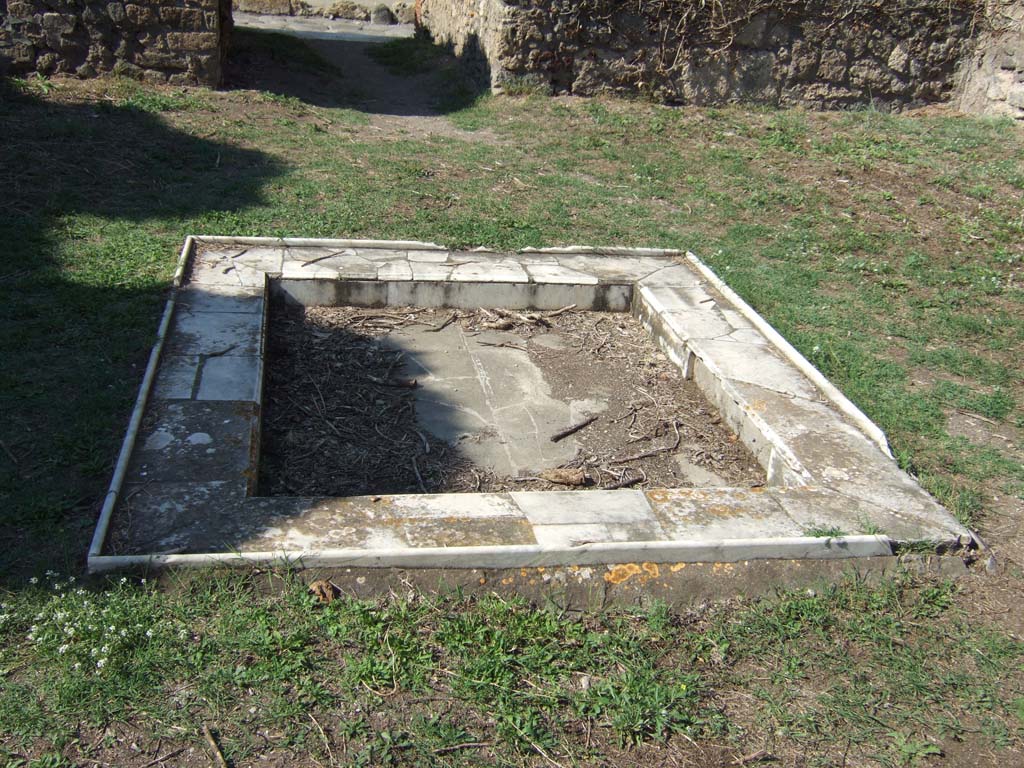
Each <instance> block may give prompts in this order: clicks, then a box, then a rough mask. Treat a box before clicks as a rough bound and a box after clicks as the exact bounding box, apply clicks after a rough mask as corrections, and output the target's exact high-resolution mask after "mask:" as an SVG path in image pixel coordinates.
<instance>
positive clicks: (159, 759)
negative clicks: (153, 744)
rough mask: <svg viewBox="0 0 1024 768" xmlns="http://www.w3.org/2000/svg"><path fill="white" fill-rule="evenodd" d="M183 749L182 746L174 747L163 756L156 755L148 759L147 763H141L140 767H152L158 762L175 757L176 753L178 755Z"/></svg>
mask: <svg viewBox="0 0 1024 768" xmlns="http://www.w3.org/2000/svg"><path fill="white" fill-rule="evenodd" d="M184 751H185V747H182V748H181V749H176V750H174V751H173V752H168V753H167V754H166V755H164V756H163V757H157V758H155V759H153V760H150V761H149V762H148V763H146V764H145V765H143V766H142V767H141V768H153V766H154V765H158V764H160V763H162V762H163V761H164V760H170V759H171V758H172V757H177V756H178V755H180V754H181V753H182V752H184Z"/></svg>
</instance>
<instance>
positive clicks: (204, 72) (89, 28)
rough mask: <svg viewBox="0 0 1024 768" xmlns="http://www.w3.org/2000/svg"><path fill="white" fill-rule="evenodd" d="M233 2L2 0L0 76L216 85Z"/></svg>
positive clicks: (0, 9)
mask: <svg viewBox="0 0 1024 768" xmlns="http://www.w3.org/2000/svg"><path fill="white" fill-rule="evenodd" d="M230 29H231V0H138V2H136V3H131V2H128V3H124V2H108V1H107V0H98V1H93V0H0V74H5V73H9V74H15V75H18V74H26V73H30V72H40V73H42V74H44V75H50V74H75V75H78V76H80V77H93V76H95V75H97V74H100V73H104V72H115V73H119V74H124V75H128V76H130V77H137V78H139V79H142V80H145V81H147V82H155V83H166V82H169V83H172V84H180V85H185V84H204V85H217V84H218V83H219V82H220V77H221V71H222V67H223V58H224V56H225V54H226V52H227V43H228V35H229V32H230Z"/></svg>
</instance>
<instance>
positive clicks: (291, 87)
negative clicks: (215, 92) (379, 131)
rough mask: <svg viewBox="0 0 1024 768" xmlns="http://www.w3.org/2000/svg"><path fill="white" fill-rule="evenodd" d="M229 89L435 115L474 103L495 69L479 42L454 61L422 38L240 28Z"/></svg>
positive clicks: (233, 49)
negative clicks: (373, 38)
mask: <svg viewBox="0 0 1024 768" xmlns="http://www.w3.org/2000/svg"><path fill="white" fill-rule="evenodd" d="M227 84H228V87H229V88H246V89H255V90H261V91H268V92H270V93H273V94H276V95H277V96H280V97H282V98H286V99H297V100H298V101H301V102H303V103H305V104H309V105H312V106H317V107H325V108H330V109H335V108H343V109H354V110H357V111H360V112H365V113H367V114H379V115H397V116H403V117H430V116H436V115H442V114H447V113H450V112H454V111H457V110H460V109H464V108H466V107H468V106H470V105H472V104H473V102H474V101H475V100H476V99H477V98H478V97H479V96H480V95H481V94H483V93H485V92H487V91H488V89H489V86H490V71H489V68H488V66H487V60H486V58H485V57H484V55H483V53H482V51H481V49H480V45H479V42H478V41H477V40H476V38H475V37H473V38H472V39H471V40H470V41H469V42H468V43H467V45H466V46H465V48H464V51H463V52H462V53H461V54H460V55H458V56H456V55H455V54H454V53H453V52H452V51H451V50H450V49H449V48H445V47H442V46H439V45H435V44H433V43H432V42H430V41H429V40H428V39H426V38H425V37H422V36H420V35H417V36H415V37H410V38H398V39H395V40H391V41H388V42H384V43H381V42H377V41H365V40H359V39H351V38H348V37H344V36H341V35H340V34H339V35H336V36H329V35H318V36H316V37H309V36H304V37H300V36H298V35H297V34H291V33H283V32H270V31H265V30H257V29H248V28H245V27H236V28H235V30H234V33H233V35H232V40H231V52H230V55H229V59H228V68H227Z"/></svg>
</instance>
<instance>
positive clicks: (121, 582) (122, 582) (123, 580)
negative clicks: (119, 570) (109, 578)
mask: <svg viewBox="0 0 1024 768" xmlns="http://www.w3.org/2000/svg"><path fill="white" fill-rule="evenodd" d="M118 583H119V584H127V583H128V579H126V578H125V577H124V576H122V577H121V581H120V582H118Z"/></svg>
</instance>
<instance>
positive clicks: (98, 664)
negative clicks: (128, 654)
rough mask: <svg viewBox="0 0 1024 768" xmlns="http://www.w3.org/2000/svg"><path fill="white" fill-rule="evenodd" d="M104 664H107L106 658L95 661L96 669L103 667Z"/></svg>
mask: <svg viewBox="0 0 1024 768" xmlns="http://www.w3.org/2000/svg"><path fill="white" fill-rule="evenodd" d="M105 666H107V660H106V659H100V660H99V661H97V662H96V669H103V668H104V667H105Z"/></svg>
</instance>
